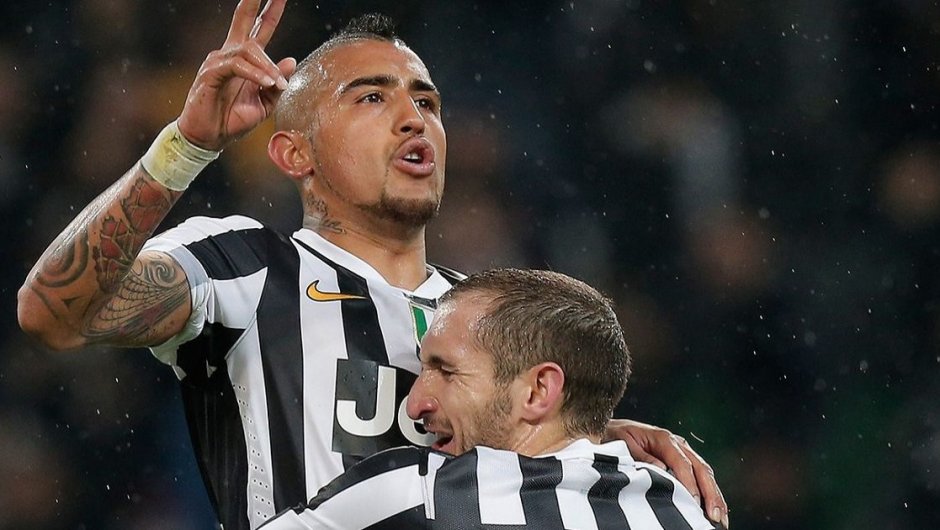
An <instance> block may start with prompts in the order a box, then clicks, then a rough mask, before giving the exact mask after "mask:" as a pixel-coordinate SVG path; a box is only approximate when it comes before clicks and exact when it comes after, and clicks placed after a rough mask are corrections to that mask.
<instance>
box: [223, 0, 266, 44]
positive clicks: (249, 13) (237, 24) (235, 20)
mask: <svg viewBox="0 0 940 530" xmlns="http://www.w3.org/2000/svg"><path fill="white" fill-rule="evenodd" d="M260 5H261V0H241V1H240V2H238V5H237V6H235V14H234V15H232V25H231V27H229V29H228V36H227V37H225V44H232V43H234V42H244V41H246V40H248V38H249V37H250V36H251V28H252V26H254V25H255V16H256V15H257V14H258V6H260Z"/></svg>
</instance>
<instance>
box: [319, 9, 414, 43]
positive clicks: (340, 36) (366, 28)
mask: <svg viewBox="0 0 940 530" xmlns="http://www.w3.org/2000/svg"><path fill="white" fill-rule="evenodd" d="M349 39H376V40H387V41H396V40H400V39H399V38H398V35H397V34H396V33H395V21H394V20H392V17H390V16H388V15H383V14H382V13H366V14H364V15H360V16H358V17H356V18H353V19H351V20H350V21H349V22H348V23H347V24H346V27H344V28H343V29H341V30H339V31H338V32H337V33H336V34H335V35H333V36H332V37H330V38H329V39H328V40H327V41H326V42H330V41H333V40H349ZM324 44H326V43H324Z"/></svg>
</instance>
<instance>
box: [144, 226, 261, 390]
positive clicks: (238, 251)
mask: <svg viewBox="0 0 940 530" xmlns="http://www.w3.org/2000/svg"><path fill="white" fill-rule="evenodd" d="M263 228H264V227H263V225H261V223H259V222H258V221H255V220H254V219H251V218H248V217H244V216H231V217H225V218H211V217H192V218H190V219H188V220H186V221H184V222H183V223H181V224H180V225H179V226H177V227H175V228H172V229H170V230H167V231H166V232H163V233H162V234H159V235H157V236H154V237H153V238H151V239H150V240H149V241H147V243H146V244H144V247H143V249H142V252H143V251H157V252H163V253H165V254H168V255H170V256H171V257H172V258H173V259H174V260H175V261H176V262H177V263H178V264H179V265H180V267H181V268H182V269H183V271H184V272H185V274H186V278H187V280H188V282H189V287H190V294H191V299H192V312H191V314H190V317H189V320H188V321H187V322H186V324H185V326H184V327H183V329H182V331H180V332H179V333H178V334H176V335H175V336H173V337H171V338H170V339H169V340H167V341H166V342H164V343H163V344H159V345H157V346H153V347H151V348H150V350H151V352H152V353H153V355H154V356H155V357H156V358H157V359H159V360H160V361H162V362H164V363H166V364H168V365H170V366H172V367H173V368H174V370H175V371H176V373H177V376H178V377H179V378H180V379H183V378H184V377H185V376H186V374H185V372H184V371H183V370H182V368H181V364H187V365H193V364H196V365H199V364H202V361H203V360H202V359H199V360H194V359H189V360H187V362H186V363H181V359H180V358H179V355H178V352H179V350H180V346H181V345H183V344H186V343H188V342H190V341H192V340H193V339H195V338H196V337H199V336H200V335H201V334H203V333H204V332H205V331H206V328H207V325H208V324H216V323H217V324H219V325H222V326H225V327H226V328H227V329H235V330H237V329H244V328H245V327H246V326H247V324H248V322H249V321H250V320H251V319H253V318H254V314H253V313H254V311H253V308H256V307H257V305H258V299H259V298H260V296H261V292H260V289H259V288H257V285H258V282H251V281H245V278H249V277H250V276H251V274H252V269H253V268H256V269H258V271H254V272H259V271H261V270H262V267H260V266H255V267H252V266H251V265H250V263H252V262H259V260H258V259H257V257H256V256H253V253H254V250H253V249H252V248H251V245H250V243H249V242H248V241H246V240H245V237H244V234H245V233H247V232H250V231H257V230H260V229H263ZM239 264H244V265H246V266H241V267H239V266H238V265H239ZM233 268H235V269H238V270H232V269H233ZM249 279H250V278H249ZM239 280H241V281H239ZM192 350H193V351H197V352H199V351H200V349H192ZM202 354H204V355H206V357H207V358H206V359H205V361H206V362H208V361H209V360H210V359H209V357H210V356H212V355H213V352H210V351H208V350H205V349H203V350H201V353H199V355H202ZM190 355H194V354H190ZM215 355H216V356H218V352H215ZM217 360H218V359H216V361H217Z"/></svg>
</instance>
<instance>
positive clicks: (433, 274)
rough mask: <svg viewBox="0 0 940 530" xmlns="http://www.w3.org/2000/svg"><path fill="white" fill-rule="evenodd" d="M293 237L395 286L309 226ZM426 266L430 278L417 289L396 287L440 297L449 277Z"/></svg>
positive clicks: (349, 266) (365, 274) (360, 273)
mask: <svg viewBox="0 0 940 530" xmlns="http://www.w3.org/2000/svg"><path fill="white" fill-rule="evenodd" d="M293 237H294V238H295V239H298V240H300V241H303V242H304V243H306V244H308V245H310V246H311V247H313V248H314V249H316V250H317V252H320V253H321V254H323V255H324V256H325V257H326V258H327V259H329V260H331V261H333V262H335V263H338V264H340V265H342V266H343V267H346V268H347V269H349V270H351V271H353V272H354V273H356V274H358V275H359V276H362V277H363V278H365V279H367V280H369V281H374V282H381V283H384V284H386V285H389V287H394V286H393V285H391V284H389V283H388V281H387V280H386V279H385V278H384V277H382V275H381V274H380V273H379V271H377V270H376V269H375V267H373V266H372V265H370V264H369V263H367V262H366V261H365V260H363V259H362V258H360V257H359V256H356V255H355V254H353V253H351V252H349V251H348V250H346V249H344V248H342V247H339V246H337V245H335V244H333V243H331V242H330V241H329V240H327V239H326V238H324V237H323V236H321V235H320V234H318V233H316V232H314V231H313V230H310V229H309V228H301V229H299V230H297V231H296V232H294V235H293ZM424 267H425V269H426V270H427V272H428V278H427V279H426V280H424V282H423V283H422V284H421V285H419V286H418V288H417V289H415V290H414V291H409V290H407V289H401V288H400V287H396V288H397V289H399V290H401V291H402V292H404V293H408V294H412V295H414V296H419V297H421V298H428V299H432V300H433V299H437V298H439V297H440V296H441V295H442V294H444V293H445V292H446V291H447V290H448V289H449V288H450V282H448V281H447V279H446V278H444V277H443V276H442V275H441V273H440V272H438V271H437V269H435V268H434V267H432V266H431V265H428V264H425V265H424Z"/></svg>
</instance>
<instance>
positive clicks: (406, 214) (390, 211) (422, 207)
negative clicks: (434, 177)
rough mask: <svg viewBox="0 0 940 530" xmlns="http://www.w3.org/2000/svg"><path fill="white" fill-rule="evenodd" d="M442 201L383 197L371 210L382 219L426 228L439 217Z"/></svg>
mask: <svg viewBox="0 0 940 530" xmlns="http://www.w3.org/2000/svg"><path fill="white" fill-rule="evenodd" d="M439 207H440V201H438V200H433V199H403V198H397V197H388V196H383V197H382V199H381V200H380V201H379V203H378V204H375V205H372V206H370V207H369V209H370V210H371V211H372V212H373V213H375V214H376V215H378V216H379V217H380V218H382V219H386V220H389V221H393V222H396V223H398V224H401V225H406V226H414V227H419V226H424V225H426V224H428V222H429V221H430V220H431V219H433V218H434V217H435V216H436V215H437V211H438V208H439Z"/></svg>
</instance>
